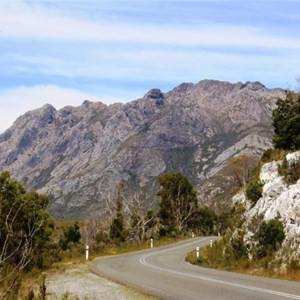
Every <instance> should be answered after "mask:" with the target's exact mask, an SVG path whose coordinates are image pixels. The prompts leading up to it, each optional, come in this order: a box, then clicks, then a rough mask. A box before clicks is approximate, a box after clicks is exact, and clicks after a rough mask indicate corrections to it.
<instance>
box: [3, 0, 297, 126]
mask: <svg viewBox="0 0 300 300" xmlns="http://www.w3.org/2000/svg"><path fill="white" fill-rule="evenodd" d="M299 10H300V2H299V1H296V0H294V1H293V0H285V1H283V0H275V1H271V0H270V1H265V0H253V1H242V0H186V1H178V0H163V1H162V0H153V1H146V0H101V1H97V0H77V1H72V0H65V1H44V0H39V1H36V0H13V1H10V0H0V49H1V56H0V65H1V68H0V105H1V110H0V117H1V126H0V127H2V130H3V128H7V127H8V126H9V125H10V124H11V123H12V121H13V120H14V119H15V118H16V117H17V116H18V115H20V114H22V113H24V112H25V111H26V110H30V109H34V108H37V107H39V106H42V105H43V104H45V103H46V102H49V103H51V104H53V105H54V106H57V108H59V107H61V106H64V105H67V104H70V105H79V104H80V103H82V102H83V100H84V99H86V98H89V99H90V100H100V101H104V102H111V101H119V100H120V99H121V100H122V101H126V100H132V99H136V98H138V97H141V96H142V95H143V93H145V92H146V91H147V90H148V89H150V88H152V87H158V88H161V89H162V90H164V91H167V90H168V89H170V88H172V87H174V86H175V85H177V84H179V83H181V82H187V81H189V82H197V81H199V80H201V79H205V78H212V79H220V80H228V81H232V82H236V81H246V80H259V81H262V83H264V84H265V85H267V86H270V87H277V86H278V87H283V88H285V87H287V86H288V83H289V84H292V82H293V81H294V78H295V77H296V76H297V74H299V69H300V58H299V50H300V33H299V28H298V27H299V22H300V15H299V14H297V12H298V11H299ZM0 131H1V128H0Z"/></svg>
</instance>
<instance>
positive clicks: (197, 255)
mask: <svg viewBox="0 0 300 300" xmlns="http://www.w3.org/2000/svg"><path fill="white" fill-rule="evenodd" d="M199 249H200V248H199V247H197V248H196V257H197V258H199Z"/></svg>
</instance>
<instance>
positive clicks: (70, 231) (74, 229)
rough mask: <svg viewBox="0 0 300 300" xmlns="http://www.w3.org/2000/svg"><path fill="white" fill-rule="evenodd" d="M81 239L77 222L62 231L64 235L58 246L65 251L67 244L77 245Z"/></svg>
mask: <svg viewBox="0 0 300 300" xmlns="http://www.w3.org/2000/svg"><path fill="white" fill-rule="evenodd" d="M80 238H81V235H80V231H79V225H78V223H77V222H75V223H74V225H71V226H69V227H67V228H66V229H64V234H63V236H62V237H61V238H60V240H59V245H60V247H61V249H62V250H67V248H68V246H69V243H71V242H72V243H79V241H80Z"/></svg>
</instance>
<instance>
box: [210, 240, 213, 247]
mask: <svg viewBox="0 0 300 300" xmlns="http://www.w3.org/2000/svg"><path fill="white" fill-rule="evenodd" d="M212 245H213V240H210V248H212Z"/></svg>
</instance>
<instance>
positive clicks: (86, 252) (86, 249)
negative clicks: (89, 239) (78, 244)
mask: <svg viewBox="0 0 300 300" xmlns="http://www.w3.org/2000/svg"><path fill="white" fill-rule="evenodd" d="M85 260H89V246H88V245H86V246H85Z"/></svg>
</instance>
